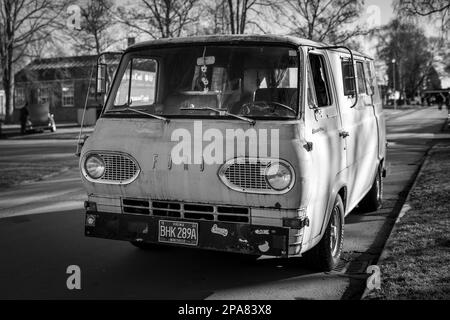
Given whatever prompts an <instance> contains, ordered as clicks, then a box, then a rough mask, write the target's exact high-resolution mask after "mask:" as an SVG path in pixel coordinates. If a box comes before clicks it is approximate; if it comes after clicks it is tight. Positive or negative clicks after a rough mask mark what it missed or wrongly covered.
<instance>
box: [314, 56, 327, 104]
mask: <svg viewBox="0 0 450 320" xmlns="http://www.w3.org/2000/svg"><path fill="white" fill-rule="evenodd" d="M309 63H310V65H311V73H312V78H313V81H314V88H315V92H316V97H317V104H318V106H319V107H327V106H331V104H332V102H331V94H330V86H329V83H328V77H327V69H326V65H325V59H324V57H323V56H321V55H317V54H310V55H309Z"/></svg>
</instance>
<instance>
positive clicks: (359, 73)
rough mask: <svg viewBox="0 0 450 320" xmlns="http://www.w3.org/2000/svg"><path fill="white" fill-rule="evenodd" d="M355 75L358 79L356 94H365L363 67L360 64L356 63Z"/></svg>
mask: <svg viewBox="0 0 450 320" xmlns="http://www.w3.org/2000/svg"><path fill="white" fill-rule="evenodd" d="M356 75H357V77H358V93H359V94H367V87H366V76H365V75H364V65H363V63H362V62H357V63H356Z"/></svg>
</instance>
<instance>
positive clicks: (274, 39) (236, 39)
mask: <svg viewBox="0 0 450 320" xmlns="http://www.w3.org/2000/svg"><path fill="white" fill-rule="evenodd" d="M245 42H263V43H279V44H290V45H296V46H311V47H317V48H321V47H328V46H331V45H330V44H327V43H323V42H316V41H311V40H308V39H302V38H298V37H293V36H285V35H212V36H193V37H180V38H162V39H157V40H150V41H144V42H140V43H137V44H135V45H132V46H130V47H129V48H128V49H127V50H126V51H134V50H137V49H142V48H146V47H150V46H165V45H172V44H173V45H177V44H192V43H200V44H201V43H225V44H232V43H245ZM337 50H338V51H340V52H343V53H347V51H346V50H341V49H337ZM353 54H354V55H356V56H360V57H364V58H367V59H371V60H372V57H370V56H368V55H365V54H362V53H359V52H356V51H353Z"/></svg>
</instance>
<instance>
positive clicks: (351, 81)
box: [342, 60, 356, 96]
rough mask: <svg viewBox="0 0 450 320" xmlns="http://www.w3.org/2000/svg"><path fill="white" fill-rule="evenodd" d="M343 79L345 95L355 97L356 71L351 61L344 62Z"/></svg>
mask: <svg viewBox="0 0 450 320" xmlns="http://www.w3.org/2000/svg"><path fill="white" fill-rule="evenodd" d="M342 79H343V81H344V95H345V96H354V95H355V94H356V88H355V69H354V68H353V64H352V61H351V60H342Z"/></svg>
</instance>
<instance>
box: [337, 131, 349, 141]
mask: <svg viewBox="0 0 450 320" xmlns="http://www.w3.org/2000/svg"><path fill="white" fill-rule="evenodd" d="M339 136H340V137H341V138H344V139H345V138H347V137H348V136H350V133H348V132H347V131H341V132H339Z"/></svg>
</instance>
